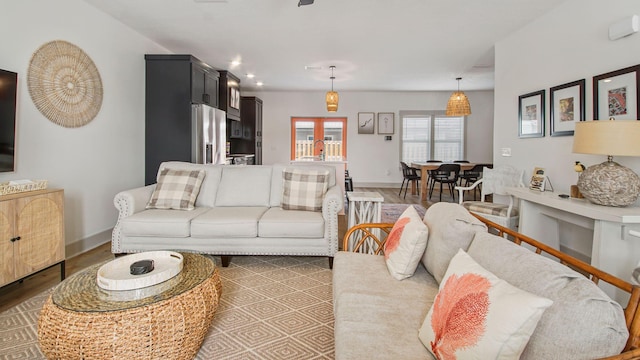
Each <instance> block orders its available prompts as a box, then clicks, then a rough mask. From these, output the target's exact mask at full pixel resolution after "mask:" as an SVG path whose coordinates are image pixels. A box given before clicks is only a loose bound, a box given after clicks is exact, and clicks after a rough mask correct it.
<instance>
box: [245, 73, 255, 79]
mask: <svg viewBox="0 0 640 360" xmlns="http://www.w3.org/2000/svg"><path fill="white" fill-rule="evenodd" d="M247 77H248V78H249V79H253V78H254V77H256V76H255V75H254V74H251V73H249V74H247Z"/></svg>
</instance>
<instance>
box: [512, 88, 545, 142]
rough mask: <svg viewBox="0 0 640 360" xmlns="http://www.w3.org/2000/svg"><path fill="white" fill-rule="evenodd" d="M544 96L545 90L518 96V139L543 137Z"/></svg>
mask: <svg viewBox="0 0 640 360" xmlns="http://www.w3.org/2000/svg"><path fill="white" fill-rule="evenodd" d="M545 96H546V92H545V90H538V91H534V92H530V93H528V94H524V95H520V96H518V137H520V138H534V137H543V136H544V122H545V112H544V108H545V107H544V104H545Z"/></svg>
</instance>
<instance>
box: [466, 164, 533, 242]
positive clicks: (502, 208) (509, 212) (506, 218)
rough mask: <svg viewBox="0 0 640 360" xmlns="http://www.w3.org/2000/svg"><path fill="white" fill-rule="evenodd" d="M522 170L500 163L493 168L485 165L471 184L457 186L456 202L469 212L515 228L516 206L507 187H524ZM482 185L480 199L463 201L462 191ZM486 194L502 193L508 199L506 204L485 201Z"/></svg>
mask: <svg viewBox="0 0 640 360" xmlns="http://www.w3.org/2000/svg"><path fill="white" fill-rule="evenodd" d="M523 176H524V170H518V169H516V168H514V167H512V166H509V165H502V166H499V167H497V168H495V169H492V168H489V167H487V166H485V167H484V168H483V169H482V178H481V179H479V180H478V181H476V182H474V183H473V184H472V185H471V186H467V187H464V186H458V187H457V188H456V190H458V203H459V204H461V205H462V206H464V207H465V208H466V209H467V210H469V212H472V213H474V214H477V215H480V216H482V217H484V218H487V219H488V220H490V221H493V222H494V223H496V224H500V225H503V226H506V227H508V228H510V229H513V230H516V227H517V225H518V219H519V213H518V208H517V207H515V206H514V197H513V196H512V195H510V194H509V193H507V190H506V188H508V187H524V183H523V181H522V178H523ZM480 185H482V187H481V190H480V201H464V192H465V191H472V190H475V188H477V187H478V186H480ZM488 195H502V196H507V197H508V199H509V203H508V204H503V203H494V202H487V201H486V197H487V196H488ZM494 200H495V199H494Z"/></svg>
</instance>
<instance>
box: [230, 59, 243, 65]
mask: <svg viewBox="0 0 640 360" xmlns="http://www.w3.org/2000/svg"><path fill="white" fill-rule="evenodd" d="M240 64H242V62H241V61H240V60H233V61H231V66H238V65H240Z"/></svg>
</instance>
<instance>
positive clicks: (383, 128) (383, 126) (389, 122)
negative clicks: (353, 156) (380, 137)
mask: <svg viewBox="0 0 640 360" xmlns="http://www.w3.org/2000/svg"><path fill="white" fill-rule="evenodd" d="M394 122H395V113H392V112H379V113H378V134H393V133H394Z"/></svg>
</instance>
